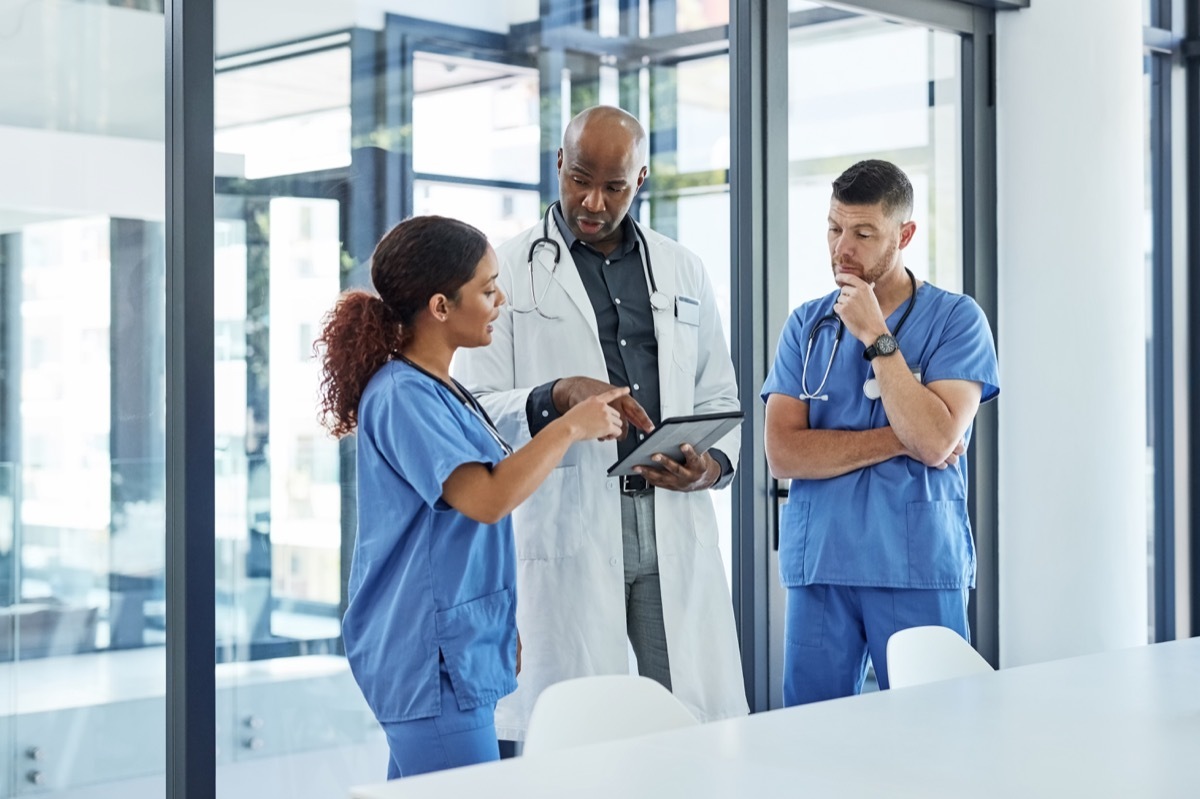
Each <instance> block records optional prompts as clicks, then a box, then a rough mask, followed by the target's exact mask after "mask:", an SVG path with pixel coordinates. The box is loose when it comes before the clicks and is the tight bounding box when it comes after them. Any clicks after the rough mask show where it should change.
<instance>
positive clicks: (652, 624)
mask: <svg viewBox="0 0 1200 799" xmlns="http://www.w3.org/2000/svg"><path fill="white" fill-rule="evenodd" d="M621 532H622V536H621V540H622V549H623V553H622V554H623V555H624V558H625V629H626V630H627V631H628V634H629V643H630V644H631V645H632V646H633V654H634V655H636V656H637V663H638V674H640V675H642V676H643V677H649V678H650V679H652V680H654V681H655V682H657V683H659V684H660V685H662V686H663V687H664V688H666V689H667V690H668V691H669V690H671V661H670V658H668V657H667V629H666V626H665V625H664V624H663V606H662V589H661V586H660V584H659V580H658V545H657V543H656V542H655V540H654V492H653V491H649V492H647V493H645V494H637V495H635V496H622V497H621Z"/></svg>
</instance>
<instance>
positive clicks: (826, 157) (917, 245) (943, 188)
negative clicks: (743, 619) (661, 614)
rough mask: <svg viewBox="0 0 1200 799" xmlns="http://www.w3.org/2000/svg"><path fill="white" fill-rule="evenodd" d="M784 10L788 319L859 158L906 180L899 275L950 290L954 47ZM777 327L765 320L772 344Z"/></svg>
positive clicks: (824, 286)
mask: <svg viewBox="0 0 1200 799" xmlns="http://www.w3.org/2000/svg"><path fill="white" fill-rule="evenodd" d="M788 8H789V34H788V109H787V113H788V127H787V130H788V221H789V224H788V231H789V238H788V308H787V311H788V313H790V312H791V310H792V309H794V308H795V307H796V306H798V305H800V304H801V303H803V302H806V301H808V300H810V299H814V298H816V297H819V296H822V295H824V294H827V293H829V292H830V291H832V290H833V289H834V287H835V284H834V282H833V277H832V273H831V267H830V256H829V250H828V245H827V243H826V235H825V234H826V229H827V224H826V219H827V217H828V213H829V199H830V194H831V191H832V189H831V184H832V182H833V180H834V179H835V178H836V177H837V176H838V175H839V174H841V172H842V171H843V170H845V169H846V168H847V167H849V166H850V165H851V164H853V163H855V162H857V161H860V160H863V159H867V158H881V159H885V160H888V161H892V162H893V163H895V164H897V165H898V166H900V168H901V169H903V170H904V171H905V172H906V173H907V174H908V176H909V179H910V180H911V181H912V184H913V189H914V193H915V208H914V211H913V219H914V221H915V222H916V223H917V235H916V237H915V238H914V240H913V243H912V244H911V245H910V246H909V247H908V248H907V249H906V250H905V265H906V266H908V267H909V268H910V269H912V271H913V273H914V274H915V275H916V276H917V277H918V278H920V279H921V280H925V281H929V282H932V283H934V284H936V285H938V286H940V287H942V288H945V289H948V290H951V291H961V290H962V286H963V259H962V251H963V234H962V230H963V221H962V196H963V189H962V177H961V175H962V158H963V156H962V146H961V141H962V125H961V115H962V108H961V105H962V85H961V62H962V40H961V37H960V36H959V35H958V34H954V33H947V32H943V31H938V30H932V29H929V28H924V27H920V26H915V25H900V24H896V23H893V22H888V21H884V20H882V19H878V18H875V17H872V16H869V15H865V14H856V13H853V12H850V11H843V10H840V9H830V8H826V7H824V6H822V5H820V4H818V3H811V2H800V1H799V0H791V2H790V3H789V7H788ZM832 65H836V68H833V67H832ZM784 321H786V317H784V318H781V319H777V320H772V324H771V325H770V328H771V329H772V330H773V331H774V332H773V335H775V336H777V335H778V331H780V330H781V329H782V328H783V324H784ZM773 344H774V342H773V341H772V345H773ZM784 501H786V500H784ZM775 549H776V551H773V552H772V553H771V555H770V557H769V563H770V568H769V572H768V573H769V581H770V586H771V587H770V591H769V597H770V598H769V613H768V616H769V619H770V630H769V640H770V646H769V650H770V653H769V657H770V667H769V673H770V675H771V677H770V705H771V707H779V706H780V705H782V665H783V617H784V606H785V601H784V598H785V593H784V591H783V589H782V588H781V587H780V585H779V578H778V569H779V561H778V554H777V545H776V548H775ZM869 685H872V686H873V683H869Z"/></svg>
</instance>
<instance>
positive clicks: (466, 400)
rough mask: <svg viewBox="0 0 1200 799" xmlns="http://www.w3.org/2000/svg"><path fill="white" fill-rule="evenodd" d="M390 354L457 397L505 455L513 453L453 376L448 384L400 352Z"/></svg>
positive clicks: (473, 398) (475, 401) (479, 406)
mask: <svg viewBox="0 0 1200 799" xmlns="http://www.w3.org/2000/svg"><path fill="white" fill-rule="evenodd" d="M392 355H393V356H394V357H395V358H396V359H397V360H400V361H404V362H405V363H406V364H408V365H409V366H411V367H412V368H414V369H416V370H417V371H418V372H420V373H421V374H423V375H425V376H426V377H428V378H429V379H430V380H434V381H436V382H438V383H440V384H441V385H442V387H444V388H445V389H446V390H447V391H449V392H450V393H451V394H453V395H454V396H455V397H457V398H458V401H459V402H461V403H462V404H463V407H465V408H466V409H467V410H468V411H470V412H471V414H472V415H474V416H475V418H476V419H478V420H479V421H481V422H483V426H484V427H486V428H487V431H488V432H489V433H490V434H491V436H492V438H493V439H494V440H495V441H496V443H497V444H499V445H500V448H501V449H503V450H504V454H505V455H512V454H513V448H512V445H511V444H509V443H508V442H507V441H505V440H504V436H502V435H500V431H499V430H497V429H496V425H495V423H494V422H492V417H490V416H488V415H487V411H485V410H484V409H483V406H482V405H480V404H479V400H477V399H475V395H474V394H472V393H471V392H470V391H467V389H466V386H464V385H463V384H462V383H460V382H458V381H457V380H455V379H454V378H453V377H452V378H450V383H453V384H454V385H450V383H447V382H446V381H445V380H443V379H442V378H440V377H438V376H437V375H435V374H433V373H432V372H430V371H429V370H428V369H426V368H425V367H423V366H421V365H420V364H418V363H415V362H413V361H412V360H410V359H409V358H407V357H406V356H405V355H404V353H402V352H393V353H392Z"/></svg>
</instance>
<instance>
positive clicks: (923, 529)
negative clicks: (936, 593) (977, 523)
mask: <svg viewBox="0 0 1200 799" xmlns="http://www.w3.org/2000/svg"><path fill="white" fill-rule="evenodd" d="M974 578H975V544H974V542H972V540H971V523H970V521H969V520H968V519H967V503H966V500H962V499H946V500H937V501H934V502H910V503H908V581H909V586H910V587H912V588H966V587H968V586H969V585H970V584H971V583H972V582H973V581H974Z"/></svg>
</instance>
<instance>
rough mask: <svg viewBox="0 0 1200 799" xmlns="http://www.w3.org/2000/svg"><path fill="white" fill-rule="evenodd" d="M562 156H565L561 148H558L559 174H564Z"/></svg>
mask: <svg viewBox="0 0 1200 799" xmlns="http://www.w3.org/2000/svg"><path fill="white" fill-rule="evenodd" d="M562 155H563V153H562V148H561V147H559V148H558V171H559V172H562Z"/></svg>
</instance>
